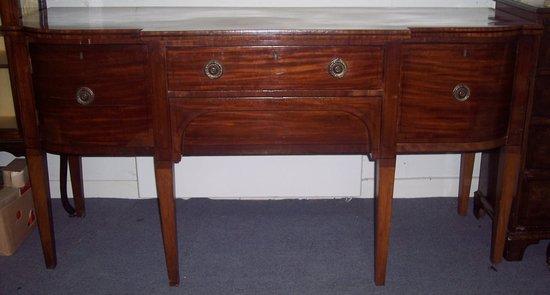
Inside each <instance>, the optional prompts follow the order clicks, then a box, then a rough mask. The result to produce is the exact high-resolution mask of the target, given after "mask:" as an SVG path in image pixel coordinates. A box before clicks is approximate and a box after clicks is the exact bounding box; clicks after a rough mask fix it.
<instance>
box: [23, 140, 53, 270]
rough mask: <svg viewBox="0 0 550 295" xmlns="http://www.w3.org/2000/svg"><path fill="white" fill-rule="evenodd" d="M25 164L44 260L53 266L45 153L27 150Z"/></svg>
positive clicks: (49, 200) (50, 215)
mask: <svg viewBox="0 0 550 295" xmlns="http://www.w3.org/2000/svg"><path fill="white" fill-rule="evenodd" d="M27 166H28V169H29V178H30V181H31V186H32V195H33V201H34V209H35V211H36V220H37V223H38V231H39V233H40V241H41V242H42V252H43V253H44V261H45V262H46V267H47V268H55V267H56V265H57V257H56V253H55V236H54V231H53V220H52V208H51V198H50V187H49V179H48V166H47V160H46V154H45V153H44V152H42V151H38V150H27Z"/></svg>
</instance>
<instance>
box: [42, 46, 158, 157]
mask: <svg viewBox="0 0 550 295" xmlns="http://www.w3.org/2000/svg"><path fill="white" fill-rule="evenodd" d="M31 61H32V65H33V82H34V90H35V96H36V100H37V108H38V114H39V122H40V130H41V136H42V138H43V140H44V142H45V143H46V146H47V147H49V148H50V149H57V150H59V149H66V148H68V147H74V148H75V149H78V150H82V148H83V147H92V148H97V147H102V146H103V147H132V148H134V149H132V150H136V149H135V148H140V147H143V148H150V147H152V146H153V136H152V128H151V122H150V119H151V118H150V99H149V97H150V86H149V84H148V80H149V79H148V78H147V77H148V73H147V68H148V57H147V47H145V46H142V45H120V46H119V45H45V44H33V45H31ZM90 97H91V98H92V99H90ZM84 150H85V149H84Z"/></svg>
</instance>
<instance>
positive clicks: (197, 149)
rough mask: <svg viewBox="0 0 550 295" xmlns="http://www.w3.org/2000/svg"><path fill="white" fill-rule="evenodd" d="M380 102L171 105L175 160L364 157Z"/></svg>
mask: <svg viewBox="0 0 550 295" xmlns="http://www.w3.org/2000/svg"><path fill="white" fill-rule="evenodd" d="M380 108H381V98H368V99H367V98H364V97H360V98H359V97H357V98H329V97H324V98H285V99H272V98H268V99H265V98H239V99H219V98H193V99H173V100H172V101H171V105H170V109H171V114H172V118H171V119H172V131H173V133H172V138H173V143H174V150H175V153H176V155H175V156H179V155H263V154H368V153H376V152H377V151H378V146H379V138H380V135H379V134H380V131H379V129H380Z"/></svg>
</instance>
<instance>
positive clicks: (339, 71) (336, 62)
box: [328, 58, 348, 79]
mask: <svg viewBox="0 0 550 295" xmlns="http://www.w3.org/2000/svg"><path fill="white" fill-rule="evenodd" d="M347 71H348V66H347V65H346V62H344V60H343V59H341V58H335V59H333V60H332V61H331V62H330V64H329V65H328V72H329V74H330V75H331V76H332V77H334V78H336V79H340V78H343V77H344V76H345V75H346V72H347Z"/></svg>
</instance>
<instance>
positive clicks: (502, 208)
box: [491, 146, 521, 263]
mask: <svg viewBox="0 0 550 295" xmlns="http://www.w3.org/2000/svg"><path fill="white" fill-rule="evenodd" d="M500 159H501V161H500V163H499V167H498V181H497V196H496V204H495V213H494V214H495V216H494V219H493V231H492V241H491V261H492V262H493V263H499V262H501V261H502V256H503V254H504V243H505V242H506V230H507V229H508V220H509V219H510V211H511V210H512V202H513V200H514V197H515V195H516V191H517V187H518V186H517V183H518V175H519V169H520V165H521V153H520V148H519V147H516V146H505V147H503V148H502V149H501V152H500Z"/></svg>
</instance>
